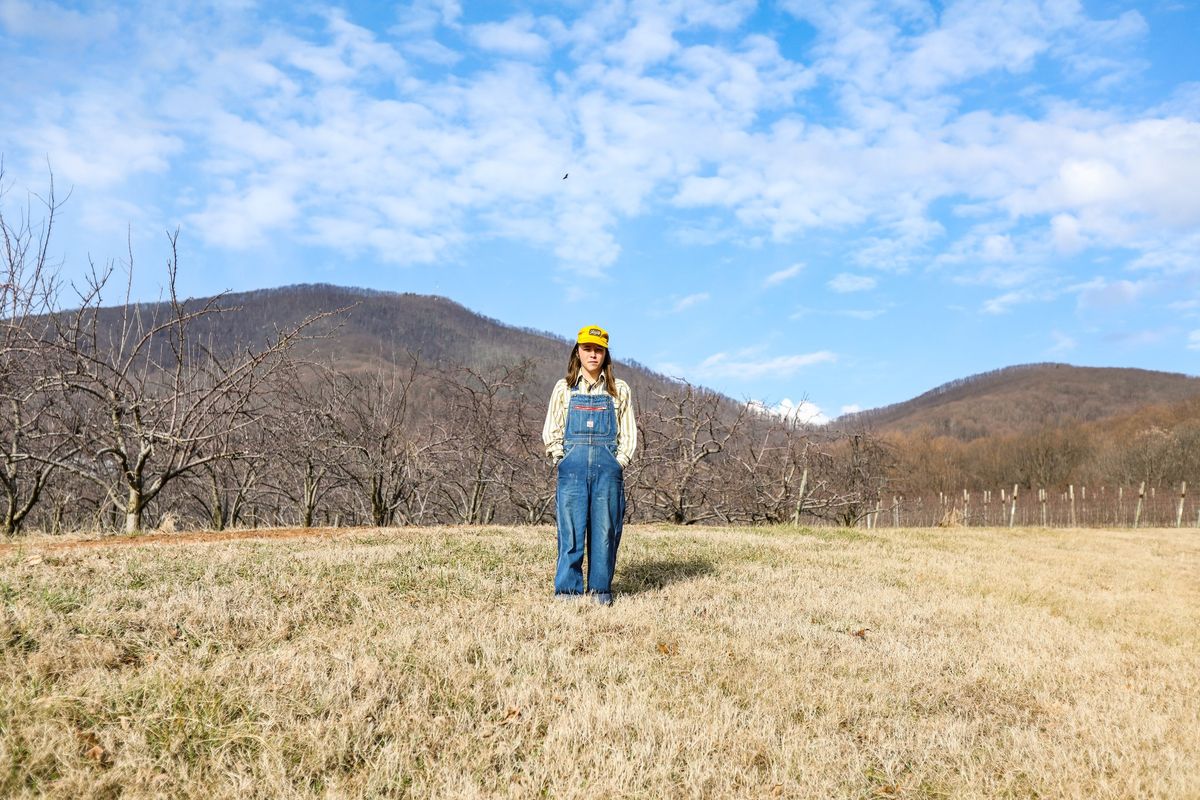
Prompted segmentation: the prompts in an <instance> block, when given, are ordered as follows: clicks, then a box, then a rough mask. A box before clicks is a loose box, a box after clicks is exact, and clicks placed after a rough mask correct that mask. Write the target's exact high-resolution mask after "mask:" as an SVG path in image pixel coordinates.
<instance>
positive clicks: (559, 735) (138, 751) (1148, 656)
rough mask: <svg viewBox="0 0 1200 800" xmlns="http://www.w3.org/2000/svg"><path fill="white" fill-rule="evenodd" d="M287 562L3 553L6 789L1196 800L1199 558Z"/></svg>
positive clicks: (477, 532) (896, 536)
mask: <svg viewBox="0 0 1200 800" xmlns="http://www.w3.org/2000/svg"><path fill="white" fill-rule="evenodd" d="M267 535H268V536H271V537H274V538H262V537H261V536H260V535H255V536H254V537H253V538H248V539H244V540H237V539H225V540H220V539H217V540H206V539H208V537H205V536H190V535H184V534H175V535H172V536H169V537H160V538H159V539H156V540H154V541H153V542H151V541H150V540H142V541H138V542H136V543H135V544H133V545H127V546H121V547H105V546H90V547H86V548H75V549H71V548H68V549H49V548H48V546H47V545H49V544H51V542H48V541H46V540H42V541H38V542H32V543H29V544H22V545H19V546H17V547H15V548H10V549H7V550H6V551H4V552H0V598H2V601H3V618H2V619H0V647H2V649H0V796H13V797H32V796H38V795H49V796H58V797H117V796H122V797H160V796H170V797H195V798H205V800H213V799H215V798H224V797H254V796H258V797H312V796H321V797H384V796H386V797H429V796H441V797H476V796H487V797H494V796H504V797H556V798H557V797H603V796H612V797H645V798H657V797H714V798H724V797H859V798H882V797H947V798H949V797H953V798H961V797H967V798H969V797H989V798H991V797H1055V798H1057V797H1080V798H1082V797H1089V798H1090V797H1138V798H1141V797H1162V798H1177V797H1198V796H1200V744H1197V742H1200V703H1198V702H1197V694H1198V693H1197V689H1198V687H1197V678H1198V677H1200V641H1198V640H1200V633H1198V631H1200V558H1198V556H1200V538H1198V537H1197V534H1196V533H1195V532H1194V531H1192V532H1187V531H1184V532H1178V531H1164V530H1155V531H1137V532H1130V531H1095V530H1088V531H1079V530H1066V531H1064V530H1054V531H1046V530H1028V529H1026V530H1016V531H1009V530H979V529H966V530H964V529H957V530H928V529H926V530H921V529H910V530H899V531H890V530H888V531H876V532H872V533H870V534H867V533H866V532H862V531H836V530H795V529H754V530H737V529H705V530H695V529H658V528H649V527H646V528H631V529H628V530H627V532H626V537H627V538H626V542H625V543H624V544H623V545H622V548H623V549H622V553H621V560H620V565H619V568H618V586H617V588H618V589H619V590H621V591H622V594H621V595H620V596H619V597H618V602H617V604H616V605H614V606H613V607H612V608H602V607H599V606H594V605H588V604H570V603H556V602H553V601H552V600H551V599H550V597H549V582H550V577H551V570H552V559H553V538H554V534H553V531H552V530H549V529H546V528H504V529H495V528H487V529H454V528H441V529H420V530H386V531H356V532H352V533H349V534H341V535H338V536H336V537H334V536H329V535H328V534H321V533H312V532H304V533H291V532H289V533H286V535H285V533H284V532H274V533H269V534H267ZM100 541H104V540H100ZM120 541H124V540H120Z"/></svg>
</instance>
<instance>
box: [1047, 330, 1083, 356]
mask: <svg viewBox="0 0 1200 800" xmlns="http://www.w3.org/2000/svg"><path fill="white" fill-rule="evenodd" d="M1050 339H1051V345H1050V347H1049V348H1047V350H1046V352H1047V353H1049V354H1052V355H1058V354H1061V353H1069V352H1071V351H1072V350H1074V349H1075V348H1076V347H1078V346H1079V342H1077V341H1075V339H1074V338H1072V337H1070V336H1068V335H1067V334H1065V333H1063V332H1062V331H1050Z"/></svg>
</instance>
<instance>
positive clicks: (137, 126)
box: [0, 0, 1200, 308]
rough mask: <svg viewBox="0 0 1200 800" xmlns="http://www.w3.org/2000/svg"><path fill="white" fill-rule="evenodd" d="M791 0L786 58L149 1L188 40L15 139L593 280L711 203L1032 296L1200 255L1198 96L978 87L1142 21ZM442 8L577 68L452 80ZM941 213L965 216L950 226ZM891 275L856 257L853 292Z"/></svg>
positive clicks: (254, 220)
mask: <svg viewBox="0 0 1200 800" xmlns="http://www.w3.org/2000/svg"><path fill="white" fill-rule="evenodd" d="M785 5H786V6H787V8H789V9H790V10H791V12H792V13H794V14H795V15H797V16H799V17H801V18H803V19H805V20H806V21H807V22H808V23H809V24H811V25H812V29H813V41H814V42H815V44H814V45H813V46H812V48H811V49H809V48H805V49H802V50H796V49H793V48H792V47H790V46H789V48H788V49H787V50H786V51H785V50H781V48H780V45H779V43H777V42H775V41H772V40H771V39H769V38H768V37H767V36H764V35H762V34H760V33H757V32H755V31H753V30H751V29H749V28H742V27H739V26H741V25H743V24H744V23H745V22H746V21H747V20H748V19H749V18H750V16H751V15H753V14H754V11H755V3H753V2H752V0H728V1H727V2H718V1H717V0H710V1H709V2H699V1H698V0H697V2H691V3H682V2H677V1H676V0H672V1H671V2H662V3H635V4H626V3H617V2H613V3H596V4H592V5H591V6H589V7H588V9H587V10H586V11H584V12H582V13H581V14H580V15H579V16H575V17H572V16H571V15H570V14H569V13H568V12H566V11H563V10H561V9H560V10H558V11H555V12H554V14H558V15H560V16H559V17H556V16H554V15H552V14H551V13H549V12H547V14H546V15H545V16H542V17H537V18H535V17H533V16H531V15H529V14H520V15H518V16H515V17H512V18H509V19H507V20H503V21H500V22H493V23H485V24H482V25H475V26H471V25H467V24H465V23H464V20H463V13H462V6H461V4H460V3H458V2H449V1H444V0H443V1H441V2H433V1H431V0H419V2H415V3H412V4H410V5H408V6H406V7H404V8H403V9H402V11H401V12H400V16H401V17H402V18H403V19H402V22H401V23H400V24H399V25H397V26H395V28H394V29H393V30H392V33H393V34H394V35H395V36H396V37H399V39H398V40H397V39H396V38H393V37H383V36H379V35H376V34H375V33H374V32H372V31H370V30H367V29H366V28H363V27H360V26H357V25H355V24H353V23H352V22H350V21H349V20H348V19H347V15H346V14H345V13H342V12H328V13H326V14H325V17H324V27H323V28H321V29H318V30H313V29H310V28H308V27H306V26H304V25H300V24H296V23H290V22H289V21H287V20H282V19H281V20H274V19H270V20H269V21H270V22H271V23H272V24H261V25H254V26H243V27H234V28H231V30H232V31H233V33H230V32H229V31H224V30H222V31H219V32H220V33H222V34H224V35H225V38H222V37H220V36H213V35H210V34H211V33H212V32H213V31H210V29H208V28H206V27H204V26H205V25H207V24H208V23H206V22H198V21H197V20H196V19H194V18H190V17H183V16H178V15H177V17H176V18H171V17H170V15H171V13H172V12H171V11H169V10H166V11H161V12H156V13H157V15H156V16H155V17H154V20H155V27H157V26H158V24H159V23H160V22H162V21H163V20H164V19H170V20H171V26H173V28H175V29H174V30H172V31H171V32H170V33H171V35H170V36H169V37H159V36H157V35H156V31H152V30H150V29H149V27H147V28H146V29H145V30H143V31H142V33H141V36H142V38H140V39H135V40H133V41H131V43H130V46H129V47H128V48H125V50H124V51H123V52H128V53H132V54H134V55H129V56H127V57H128V58H129V59H130V60H129V62H128V63H125V62H124V61H122V62H121V63H120V64H119V66H120V69H111V68H110V69H109V70H108V71H107V72H106V71H105V70H104V69H95V70H93V71H94V75H92V74H89V76H88V79H87V80H79V81H78V82H76V83H74V84H69V85H64V88H63V89H62V90H61V93H50V94H47V95H45V101H44V102H42V103H40V104H37V103H35V104H32V105H31V106H30V107H26V106H25V104H16V103H13V102H11V101H9V102H7V103H6V102H5V101H0V110H3V109H7V108H13V109H16V110H19V111H20V113H21V114H22V115H23V116H21V117H20V119H19V122H18V123H14V122H13V121H12V120H10V119H7V118H0V123H8V125H7V127H6V133H7V135H8V139H9V140H11V141H12V142H14V144H13V145H12V146H11V147H12V148H14V149H10V150H9V155H10V157H14V158H16V157H17V156H16V153H18V152H19V153H20V154H21V155H22V156H23V157H24V160H25V161H27V162H29V163H40V162H41V161H42V160H43V159H44V157H45V156H46V155H47V154H49V156H50V159H51V161H52V164H53V165H54V168H55V169H56V171H58V172H59V173H60V174H61V175H62V176H63V177H64V179H66V180H68V181H69V182H71V183H74V184H77V185H79V186H82V187H88V188H91V189H94V190H96V191H97V192H98V193H100V194H97V195H96V197H97V199H96V201H95V202H98V203H103V202H105V200H106V199H109V198H107V197H106V196H104V195H103V192H109V193H111V195H110V197H111V200H112V202H113V205H114V206H118V205H119V202H120V201H121V200H127V199H128V198H123V197H118V196H116V195H118V194H119V192H120V188H121V187H122V186H123V185H125V184H126V183H127V182H128V181H129V180H130V179H131V178H136V177H139V176H145V175H157V176H166V175H167V174H168V173H169V172H171V171H172V170H174V169H179V170H180V172H181V173H183V174H179V175H172V176H171V178H172V179H174V184H175V185H178V184H179V183H186V184H187V185H188V193H187V194H188V197H187V203H188V207H187V208H185V209H181V210H179V216H181V217H186V218H187V219H188V220H189V221H190V222H191V224H193V225H196V226H200V229H201V230H202V233H203V235H204V236H205V238H206V239H207V240H208V241H211V242H221V243H224V244H225V245H227V246H229V247H246V246H253V245H254V244H256V243H261V242H263V241H265V237H267V236H269V235H270V234H271V232H283V233H287V234H290V235H292V236H295V237H297V238H304V239H305V240H306V241H309V242H312V243H313V244H317V245H321V246H326V247H331V248H336V249H339V250H345V251H347V252H361V251H362V248H364V247H366V248H367V251H372V248H376V249H375V250H374V252H375V254H376V255H378V256H379V257H381V258H384V259H386V260H389V261H403V260H406V259H407V260H412V261H420V260H423V259H427V258H429V257H433V254H436V253H439V252H440V253H444V252H446V248H447V247H450V246H452V244H453V243H454V242H461V241H479V240H481V239H482V238H483V237H489V236H504V237H507V238H512V239H516V240H519V241H522V242H524V243H527V244H530V245H532V246H534V247H537V248H541V249H543V250H544V251H546V252H550V253H553V254H554V255H555V256H556V257H557V258H558V260H559V262H560V264H561V266H562V267H563V268H565V269H566V270H567V271H570V272H573V273H576V274H586V275H599V274H603V273H604V272H605V271H606V270H607V269H608V268H609V267H610V266H611V265H612V264H614V263H615V262H616V261H617V260H618V259H619V257H620V255H621V253H622V252H623V251H622V240H621V236H622V233H621V225H622V223H623V222H625V221H626V220H629V219H632V218H638V217H642V216H645V215H647V214H650V213H654V212H656V211H659V210H661V209H662V208H663V207H664V206H668V205H669V206H671V207H673V208H674V209H682V210H683V211H684V212H689V211H691V210H696V211H698V212H699V213H698V214H697V216H699V215H701V214H703V215H707V216H708V217H709V218H711V219H713V220H714V222H713V224H711V225H710V224H708V222H707V221H706V223H705V225H704V226H701V227H705V228H708V230H709V235H714V234H711V232H712V231H720V234H719V236H718V238H719V239H720V240H721V241H728V242H737V243H742V244H745V243H754V242H763V241H770V242H775V243H786V242H791V241H794V240H795V239H798V238H800V237H803V236H804V235H805V234H807V233H809V232H812V231H828V232H831V233H833V234H834V235H837V236H839V237H842V238H843V240H844V241H845V242H846V247H845V251H846V254H847V257H848V259H849V260H848V261H847V264H848V265H849V266H850V268H854V266H853V265H860V266H862V267H871V268H873V269H887V270H892V271H896V272H904V271H907V270H910V269H913V268H914V267H918V266H920V265H922V264H926V263H931V262H932V263H934V264H935V265H938V266H939V267H948V266H957V267H960V268H961V269H962V271H963V272H965V271H967V270H968V269H970V270H977V272H976V274H975V275H964V274H961V273H957V274H955V275H954V278H953V279H954V280H963V281H970V280H976V281H978V282H981V283H987V284H988V285H995V286H998V287H1001V288H1009V289H1013V290H1014V291H1015V290H1016V289H1018V288H1020V289H1024V290H1026V291H1028V292H1038V293H1044V287H1034V286H1032V285H1031V281H1030V280H1029V276H1030V274H1031V271H1032V270H1034V269H1035V268H1036V265H1037V264H1045V263H1048V261H1049V260H1050V258H1051V257H1052V256H1055V255H1071V254H1076V253H1079V252H1081V251H1082V250H1083V249H1085V248H1089V249H1090V248H1102V247H1118V248H1123V249H1124V250H1127V251H1128V252H1129V253H1131V256H1130V259H1131V261H1132V263H1133V266H1135V267H1136V268H1138V269H1142V270H1146V271H1148V272H1153V273H1162V274H1179V273H1181V272H1189V271H1190V272H1197V271H1200V238H1197V235H1196V234H1195V231H1196V230H1198V229H1200V193H1198V192H1196V191H1195V190H1194V187H1195V186H1197V185H1200V120H1197V119H1196V117H1195V115H1194V113H1192V110H1194V108H1195V107H1196V104H1195V100H1194V98H1195V96H1196V95H1197V90H1195V89H1194V88H1193V89H1190V90H1189V89H1187V87H1182V88H1181V89H1180V90H1179V92H1177V93H1176V95H1173V96H1172V98H1171V100H1170V102H1169V103H1166V104H1164V105H1162V106H1161V107H1158V108H1155V109H1149V110H1145V111H1141V112H1138V111H1137V110H1129V109H1128V108H1124V107H1118V106H1115V105H1113V106H1112V108H1111V110H1104V104H1103V103H1102V102H1095V103H1094V104H1093V106H1094V107H1090V108H1089V107H1086V106H1084V105H1083V103H1081V102H1069V101H1063V100H1061V99H1057V98H1055V97H1054V96H1051V95H1048V94H1046V93H1047V92H1049V89H1047V88H1045V87H1041V88H1040V91H1042V92H1043V94H1042V95H1031V96H1030V97H1028V98H1023V100H1028V102H1021V103H1015V104H1013V105H1011V106H1006V105H1003V104H1002V103H1000V102H997V103H996V104H995V106H994V107H992V108H988V107H986V106H983V107H981V104H982V103H983V102H985V101H984V100H980V99H979V98H981V97H983V95H980V94H978V93H974V89H972V92H973V93H972V94H971V95H970V98H971V101H970V102H964V97H965V95H961V94H958V93H957V92H958V87H960V86H963V85H965V84H967V83H968V82H970V81H972V80H976V79H979V78H983V79H984V80H985V81H991V80H992V79H993V78H996V79H998V80H1000V81H1003V80H1004V79H1005V78H1006V77H1007V76H1009V75H1024V74H1026V73H1028V71H1029V70H1031V69H1032V68H1033V67H1034V66H1035V65H1041V64H1043V63H1045V64H1047V65H1048V66H1049V67H1051V68H1054V67H1058V66H1064V65H1065V67H1067V68H1068V69H1069V70H1075V71H1076V72H1077V73H1078V74H1086V75H1088V82H1089V86H1092V85H1094V84H1095V83H1096V82H1098V81H1101V80H1103V79H1107V78H1111V77H1112V76H1114V75H1117V74H1119V72H1120V70H1122V69H1128V68H1129V67H1128V64H1129V63H1130V59H1127V58H1115V57H1113V56H1112V54H1113V51H1114V48H1120V47H1124V46H1125V45H1127V44H1128V43H1130V42H1136V41H1137V40H1138V39H1139V37H1142V36H1144V35H1145V29H1146V26H1145V20H1143V19H1141V17H1140V16H1138V15H1137V14H1136V13H1132V12H1130V13H1126V14H1123V15H1121V16H1118V17H1116V18H1114V19H1111V20H1105V19H1099V18H1093V17H1090V16H1088V13H1087V12H1086V11H1085V9H1084V8H1083V7H1082V6H1081V5H1080V4H1078V3H1075V2H1051V1H1049V0H1047V2H1040V1H1038V0H1019V2H1012V3H996V2H987V3H952V4H948V5H946V6H945V7H944V8H942V9H941V11H940V12H939V13H934V11H933V10H932V8H931V7H929V6H927V5H925V4H923V3H912V2H899V3H871V2H855V3H843V4H832V3H831V4H824V5H822V4H814V3H804V2H800V0H792V1H791V2H789V3H786V4H785ZM112 8H113V9H118V8H123V7H119V6H112ZM130 9H133V10H129V9H126V10H108V11H105V12H103V13H102V14H98V15H93V16H87V15H84V14H83V12H76V11H66V10H63V9H62V8H61V7H59V6H57V5H54V4H52V3H48V2H34V0H0V24H3V25H4V26H5V30H7V31H8V32H9V33H10V34H15V35H29V36H33V35H37V34H39V32H42V31H66V32H70V31H72V30H75V31H80V30H84V29H85V28H86V29H87V30H88V32H89V33H96V32H104V31H111V30H112V29H113V26H116V27H117V28H121V27H136V26H137V25H138V24H139V19H140V18H139V14H138V12H137V11H136V7H134V6H131V7H130ZM262 13H263V15H264V17H266V15H267V12H262ZM106 26H107V27H106ZM447 29H449V30H451V31H453V32H457V36H456V37H455V38H451V37H449V36H448V37H445V39H444V41H456V42H460V43H461V42H462V41H464V40H465V41H468V42H473V43H474V44H475V45H476V46H477V47H479V48H481V49H482V50H484V51H486V52H490V53H497V54H499V55H500V56H518V57H521V58H542V57H545V56H547V55H548V54H549V53H550V51H551V48H555V49H556V52H559V53H561V54H562V59H561V61H560V62H559V61H556V62H555V69H554V70H553V71H552V72H551V71H549V70H541V69H535V68H534V65H531V64H527V63H519V62H510V61H507V60H505V59H503V58H502V59H498V60H496V61H493V62H488V61H487V60H486V53H484V54H483V55H481V56H480V58H479V59H473V60H476V61H481V62H482V63H469V67H470V68H463V69H461V70H454V71H453V72H451V71H444V72H441V71H437V70H424V71H422V70H419V69H417V68H415V67H413V66H412V65H410V63H409V58H410V57H411V56H412V55H413V54H417V55H419V57H421V58H425V59H434V60H436V61H437V62H438V63H451V62H454V61H463V60H464V56H465V54H464V53H460V52H456V51H454V50H452V49H450V48H449V47H448V46H447V45H446V44H445V43H444V41H440V40H439V39H438V38H437V37H438V36H439V35H443V34H446V32H447ZM139 30H141V29H139ZM714 31H715V32H714ZM158 38H162V39H163V41H161V42H160V41H158ZM475 55H480V54H479V53H476V54H475ZM125 57H126V56H122V57H121V58H125ZM469 61H471V60H467V61H464V63H468V62H469ZM1122 64H1124V65H1125V66H1122ZM110 67H111V65H110ZM34 72H36V70H34ZM31 74H32V73H31ZM115 74H119V75H120V76H121V77H120V78H115V77H113V75H115ZM130 76H134V77H130ZM975 88H978V87H975ZM813 89H816V90H819V92H814V93H809V92H810V90H813ZM16 96H32V97H37V96H38V93H37V92H28V91H22V92H17V93H16ZM826 96H829V97H833V98H835V102H836V104H837V105H836V107H834V108H826V107H825V106H824V105H823V98H824V97H826ZM18 105H20V106H21V107H20V108H19V109H17V106H18ZM1029 107H1033V108H1036V110H1034V111H1029V110H1025V109H1027V108H1029ZM13 113H16V111H14V112H13ZM1189 115H1190V116H1189ZM192 165H195V175H194V177H193V176H191V175H188V174H186V173H187V172H188V169H189V168H190V167H191V166H192ZM563 172H570V173H571V177H570V179H569V180H567V181H562V180H561V176H562V173H563ZM163 183H164V185H165V184H166V183H168V181H167V180H166V178H165V177H164V179H163ZM163 193H164V197H165V198H167V199H166V200H165V202H173V201H172V200H171V199H170V198H169V197H167V196H168V195H170V194H171V191H170V190H169V189H166V190H163ZM271 198H273V199H271ZM946 206H949V207H951V208H952V209H953V211H954V212H955V213H956V214H957V219H956V220H955V221H954V224H949V223H947V224H943V223H942V221H941V220H939V219H938V218H937V217H938V216H939V215H941V214H942V213H944V211H943V209H944V207H946ZM240 213H245V214H247V215H248V217H247V218H246V219H244V220H243V219H239V218H238V216H237V215H238V214H240ZM257 225H261V226H262V228H261V230H260V229H258V228H256V227H255V226H257ZM679 235H680V236H681V237H688V236H690V237H697V238H698V237H702V236H703V235H704V233H703V232H700V231H698V230H693V229H685V230H682V231H681V232H680V234H679ZM401 242H407V243H409V245H410V246H412V247H413V250H412V253H411V256H410V255H408V254H407V253H406V252H404V251H403V250H402V249H398V248H399V244H400V243H401ZM372 243H375V244H372ZM796 266H798V265H796ZM1006 268H1010V269H1007V270H1006ZM790 269H793V268H789V270H790ZM789 270H780V271H779V272H778V273H776V274H774V275H771V276H768V277H767V278H766V279H765V281H764V285H765V286H773V285H778V283H781V282H783V281H784V280H787V279H789V278H791V277H793V276H794V273H790V272H789ZM785 273H787V274H786V277H785ZM874 281H875V279H874V278H869V277H866V276H862V275H852V274H850V273H843V274H842V275H839V276H837V277H835V278H834V279H833V280H832V281H830V284H829V286H830V288H831V289H833V290H834V291H840V292H841V291H847V292H848V291H864V290H866V289H869V288H873V287H874V285H875V284H874ZM1006 281H1007V282H1006ZM868 283H869V285H868ZM1013 295H1014V292H1009V295H1008V296H1007V299H1005V298H1004V297H1001V298H996V299H995V300H994V301H989V302H990V304H991V307H992V308H1003V307H1005V306H1011V304H1012V303H1013V302H1016V300H1015V299H1014V298H1013Z"/></svg>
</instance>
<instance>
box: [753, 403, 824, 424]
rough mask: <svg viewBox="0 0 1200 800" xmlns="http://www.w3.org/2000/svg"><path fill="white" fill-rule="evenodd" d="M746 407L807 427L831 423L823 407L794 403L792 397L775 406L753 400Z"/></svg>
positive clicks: (813, 404)
mask: <svg viewBox="0 0 1200 800" xmlns="http://www.w3.org/2000/svg"><path fill="white" fill-rule="evenodd" d="M746 405H748V406H749V407H750V408H751V410H753V411H756V412H758V413H760V414H771V415H774V416H777V417H783V418H785V419H793V420H795V421H797V422H800V423H803V424H806V425H824V424H826V423H827V422H829V417H828V416H827V415H826V414H825V412H823V411H822V410H821V407H820V406H818V405H817V404H815V403H811V402H809V401H808V400H801V401H800V402H799V403H793V402H792V399H791V398H790V397H785V398H783V399H782V400H780V401H779V402H778V403H775V404H769V403H764V402H762V401H760V400H751V401H750V402H749V403H747V404H746Z"/></svg>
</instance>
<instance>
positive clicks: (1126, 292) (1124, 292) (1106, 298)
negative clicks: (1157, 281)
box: [1076, 278, 1149, 309]
mask: <svg viewBox="0 0 1200 800" xmlns="http://www.w3.org/2000/svg"><path fill="white" fill-rule="evenodd" d="M1148 288H1149V287H1148V285H1147V284H1146V283H1145V282H1141V281H1137V282H1135V281H1127V280H1117V281H1110V280H1107V279H1106V278H1095V279H1093V280H1091V281H1088V282H1087V283H1085V284H1081V285H1080V286H1078V287H1076V289H1077V290H1078V291H1079V308H1080V309H1110V308H1115V307H1118V306H1125V305H1129V304H1130V303H1133V302H1136V301H1137V299H1138V298H1139V297H1141V296H1142V295H1143V294H1144V293H1145V292H1146V291H1147V289H1148Z"/></svg>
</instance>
